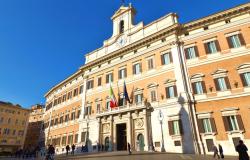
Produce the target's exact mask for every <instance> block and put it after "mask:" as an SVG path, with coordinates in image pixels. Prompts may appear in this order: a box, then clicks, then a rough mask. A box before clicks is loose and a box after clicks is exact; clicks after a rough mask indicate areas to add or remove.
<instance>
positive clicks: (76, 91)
mask: <svg viewBox="0 0 250 160" xmlns="http://www.w3.org/2000/svg"><path fill="white" fill-rule="evenodd" d="M77 95H78V88H76V89H74V93H73V96H74V97H75V96H77Z"/></svg>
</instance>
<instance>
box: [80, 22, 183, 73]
mask: <svg viewBox="0 0 250 160" xmlns="http://www.w3.org/2000/svg"><path fill="white" fill-rule="evenodd" d="M179 26H180V24H178V23H176V24H174V25H172V26H170V27H168V28H165V29H163V30H161V31H159V32H157V33H154V34H152V35H150V36H148V37H145V38H143V39H141V40H139V41H137V42H135V43H132V44H130V45H128V46H126V47H123V48H121V49H119V50H116V51H114V52H111V53H110V54H108V55H105V56H103V57H100V58H98V59H96V60H94V61H92V62H89V63H87V64H85V65H83V66H82V67H80V70H82V71H85V70H88V69H89V68H91V67H94V66H97V65H99V64H102V63H104V62H107V61H109V60H112V59H115V58H117V57H118V56H121V55H124V54H126V53H128V52H131V51H134V50H137V49H139V48H140V47H143V46H146V45H147V44H150V43H152V42H154V41H157V40H159V39H162V38H164V37H166V36H167V35H169V34H173V33H175V32H177V31H178V28H179Z"/></svg>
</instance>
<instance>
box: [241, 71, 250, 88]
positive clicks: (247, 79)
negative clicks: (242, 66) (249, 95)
mask: <svg viewBox="0 0 250 160" xmlns="http://www.w3.org/2000/svg"><path fill="white" fill-rule="evenodd" d="M240 78H241V81H242V83H243V86H244V87H249V86H250V72H246V73H242V74H240Z"/></svg>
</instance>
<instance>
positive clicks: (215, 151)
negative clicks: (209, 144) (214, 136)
mask: <svg viewBox="0 0 250 160" xmlns="http://www.w3.org/2000/svg"><path fill="white" fill-rule="evenodd" d="M213 152H214V158H216V156H217V158H218V159H220V156H219V154H218V148H217V147H216V145H214V146H213Z"/></svg>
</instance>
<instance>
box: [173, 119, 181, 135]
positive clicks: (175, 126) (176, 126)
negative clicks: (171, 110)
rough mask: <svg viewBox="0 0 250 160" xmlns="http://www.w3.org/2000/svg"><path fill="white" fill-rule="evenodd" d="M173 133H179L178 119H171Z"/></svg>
mask: <svg viewBox="0 0 250 160" xmlns="http://www.w3.org/2000/svg"><path fill="white" fill-rule="evenodd" d="M173 127H174V135H180V126H179V121H173Z"/></svg>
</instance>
